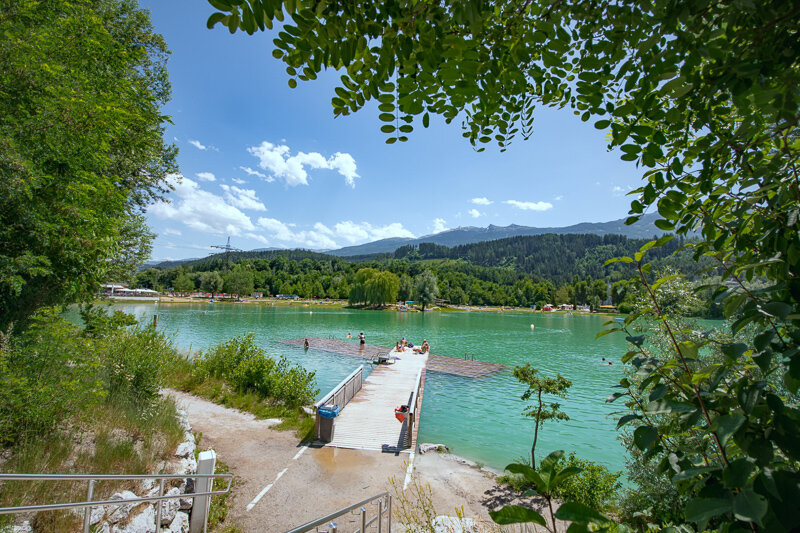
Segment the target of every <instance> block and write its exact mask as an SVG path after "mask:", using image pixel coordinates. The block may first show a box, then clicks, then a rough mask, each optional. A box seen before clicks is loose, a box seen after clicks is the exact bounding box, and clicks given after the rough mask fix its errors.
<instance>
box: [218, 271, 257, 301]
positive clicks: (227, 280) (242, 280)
mask: <svg viewBox="0 0 800 533" xmlns="http://www.w3.org/2000/svg"><path fill="white" fill-rule="evenodd" d="M223 280H224V284H223V287H222V288H223V290H224V291H225V292H226V293H228V294H236V295H238V296H239V297H242V296H249V295H250V293H252V292H253V273H252V272H250V271H249V270H244V269H241V268H235V269H234V270H231V271H230V272H227V273H226V274H225V275H224V276H223Z"/></svg>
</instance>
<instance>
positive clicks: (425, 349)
mask: <svg viewBox="0 0 800 533" xmlns="http://www.w3.org/2000/svg"><path fill="white" fill-rule="evenodd" d="M347 338H348V339H352V338H353V335H352V334H351V333H350V332H349V331H348V332H347ZM358 341H359V342H360V343H361V344H366V343H367V338H366V336H365V335H364V332H363V331H362V332H361V333H359V334H358ZM306 347H308V346H306ZM406 348H411V349H412V350H414V353H419V354H424V353H429V352H430V351H431V347H430V345H429V344H428V341H427V340H426V339H422V345H420V346H416V347H415V346H414V345H413V344H409V342H408V341H407V340H406V338H405V337H403V338H402V339H400V340H399V341H397V344H395V347H394V349H395V351H397V352H402V351H405V349H406Z"/></svg>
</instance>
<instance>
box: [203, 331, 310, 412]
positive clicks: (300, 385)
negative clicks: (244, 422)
mask: <svg viewBox="0 0 800 533" xmlns="http://www.w3.org/2000/svg"><path fill="white" fill-rule="evenodd" d="M191 364H192V367H193V369H192V378H193V381H194V382H195V383H196V384H199V383H202V381H204V380H205V379H206V378H216V379H223V380H225V381H227V382H228V383H229V385H230V386H231V387H233V388H234V389H236V390H237V391H238V392H241V393H248V392H253V393H256V394H258V395H259V396H260V397H262V398H271V399H273V400H275V401H277V402H279V403H282V404H284V405H286V406H288V407H299V406H301V405H306V404H309V403H311V402H312V401H313V399H314V397H315V396H316V394H317V392H319V391H318V390H317V389H316V388H315V387H314V382H315V379H314V375H315V373H314V372H309V371H308V370H306V369H304V368H303V367H301V366H298V365H292V364H291V362H290V361H289V360H288V359H286V358H285V357H281V358H279V359H278V360H277V361H276V360H275V359H273V358H271V357H269V356H268V355H267V354H266V352H265V351H264V350H263V348H261V347H259V346H257V345H256V344H255V337H254V335H253V334H252V333H248V334H247V335H240V336H238V337H233V338H232V339H230V340H228V341H226V342H224V343H222V344H219V345H217V346H214V347H213V348H211V349H210V350H209V351H208V352H207V353H206V354H205V355H204V356H198V357H196V358H194V359H192V361H191Z"/></svg>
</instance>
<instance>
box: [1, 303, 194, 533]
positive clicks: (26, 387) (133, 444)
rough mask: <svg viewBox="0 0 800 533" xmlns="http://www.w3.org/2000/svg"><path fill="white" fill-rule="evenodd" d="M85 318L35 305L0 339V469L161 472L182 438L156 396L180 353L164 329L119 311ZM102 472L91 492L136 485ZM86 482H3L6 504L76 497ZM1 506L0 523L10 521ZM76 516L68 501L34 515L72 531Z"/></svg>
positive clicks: (35, 521) (46, 526) (42, 526)
mask: <svg viewBox="0 0 800 533" xmlns="http://www.w3.org/2000/svg"><path fill="white" fill-rule="evenodd" d="M83 316H84V321H85V324H86V325H85V327H84V328H80V327H77V326H75V325H74V324H71V323H69V322H67V321H65V320H64V319H63V318H61V317H60V315H59V313H58V310H53V309H47V310H43V311H41V312H40V313H39V314H38V315H37V316H36V317H35V319H34V320H33V322H32V324H31V325H30V326H29V327H28V328H27V329H26V330H25V331H23V332H21V333H19V334H17V335H11V336H3V338H2V343H0V443H2V445H3V454H2V463H1V464H0V470H2V471H3V472H9V473H10V472H15V473H34V474H36V473H49V474H59V473H61V474H75V473H89V472H91V473H98V474H148V473H155V472H159V471H160V470H161V469H162V468H163V467H164V466H165V464H166V461H167V460H168V459H170V458H171V457H172V455H173V452H174V451H175V448H176V447H177V445H178V444H179V443H180V442H181V440H182V438H183V429H182V427H181V425H180V422H179V420H178V418H177V416H176V408H175V404H174V402H173V401H172V400H170V399H165V398H162V397H161V396H160V395H159V394H158V391H159V388H160V387H162V386H163V381H162V376H163V375H164V374H165V372H166V370H167V369H168V368H170V367H171V365H172V364H173V362H174V361H175V360H176V359H177V353H176V352H175V350H174V349H173V348H172V345H171V343H170V341H169V339H167V338H166V337H164V335H163V334H161V333H159V332H157V331H156V330H155V329H153V328H141V327H139V326H136V325H134V322H133V320H132V318H131V317H129V316H127V315H124V314H122V313H117V314H114V315H110V316H109V315H106V314H105V313H104V312H102V311H99V310H95V309H91V308H90V309H85V310H84V312H83ZM133 488H136V487H135V482H109V481H106V482H100V483H97V484H96V486H95V497H97V498H100V499H106V498H107V497H109V496H111V495H112V494H114V493H115V492H119V491H121V490H126V489H133ZM85 495H86V484H85V483H84V482H77V483H71V482H29V481H25V482H8V483H4V484H3V485H2V487H0V501H2V502H3V504H4V505H12V506H16V505H30V504H41V503H53V502H64V501H71V500H72V501H75V500H78V499H81V498H84V497H85ZM14 520H15V517H14V516H12V515H3V516H0V527H2V526H5V525H9V524H11V523H13V521H14ZM80 522H81V516H79V515H77V514H74V513H69V512H66V511H57V512H42V513H38V514H37V515H35V516H34V517H33V518H32V525H33V526H34V528H35V529H36V530H37V531H71V530H74V528H75V527H77V526H78V525H79V524H80Z"/></svg>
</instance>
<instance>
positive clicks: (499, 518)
mask: <svg viewBox="0 0 800 533" xmlns="http://www.w3.org/2000/svg"><path fill="white" fill-rule="evenodd" d="M489 516H490V517H491V518H492V520H494V522H495V523H496V524H500V525H506V524H524V523H530V522H533V523H534V524H539V525H540V526H546V525H547V524H546V522H545V521H544V517H543V516H542V515H540V514H539V513H537V512H536V511H534V510H533V509H528V508H527V507H523V506H521V505H506V506H505V507H503V508H502V509H500V510H499V511H489Z"/></svg>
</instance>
